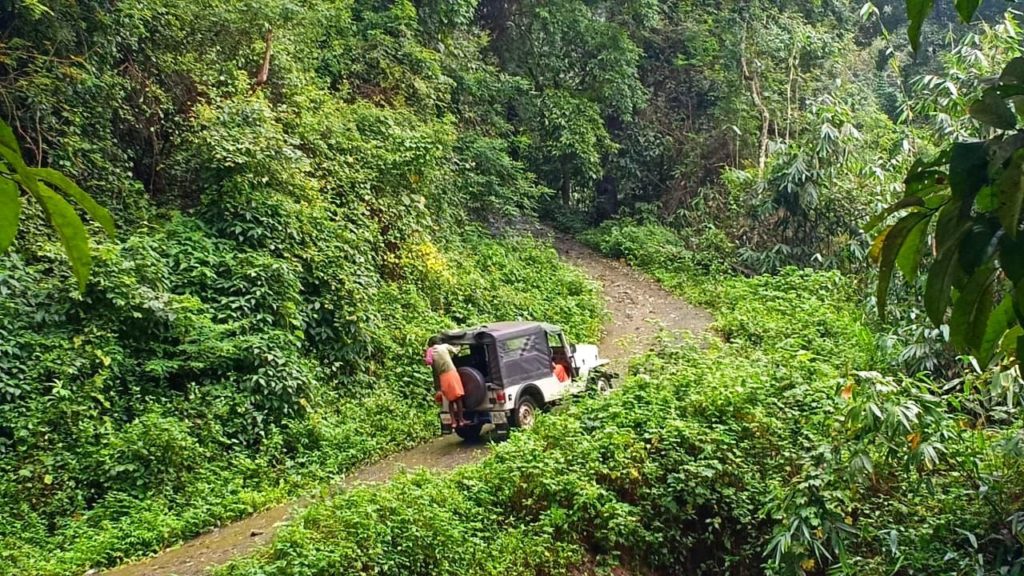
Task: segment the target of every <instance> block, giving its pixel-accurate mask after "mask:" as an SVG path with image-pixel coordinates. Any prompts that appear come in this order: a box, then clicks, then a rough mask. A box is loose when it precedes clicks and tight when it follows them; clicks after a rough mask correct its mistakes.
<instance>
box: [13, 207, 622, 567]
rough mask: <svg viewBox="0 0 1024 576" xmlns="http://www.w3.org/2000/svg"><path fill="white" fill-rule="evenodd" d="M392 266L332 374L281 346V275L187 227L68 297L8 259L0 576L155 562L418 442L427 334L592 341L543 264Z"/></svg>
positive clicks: (438, 253)
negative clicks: (539, 324) (534, 332)
mask: <svg viewBox="0 0 1024 576" xmlns="http://www.w3.org/2000/svg"><path fill="white" fill-rule="evenodd" d="M181 250H189V252H190V257H189V258H188V259H187V260H186V259H179V258H178V257H177V254H178V253H179V251H181ZM409 251H410V254H409V255H408V257H407V258H408V261H407V262H404V263H403V270H404V273H405V279H404V281H401V282H384V283H382V284H380V285H379V286H378V287H377V288H376V289H375V290H373V292H372V293H371V294H372V295H371V297H370V299H369V300H368V301H367V302H366V303H365V304H364V305H363V306H362V307H361V308H362V309H363V310H364V311H365V313H367V314H368V315H370V317H371V318H373V319H375V320H374V321H373V322H372V324H369V325H363V326H362V329H363V330H364V331H365V332H364V334H365V336H364V337H365V339H366V340H365V341H366V346H367V351H366V352H362V353H360V354H359V355H356V356H353V357H352V359H351V360H350V362H354V363H355V364H354V365H348V366H345V367H344V371H341V370H336V369H330V364H329V363H328V362H327V361H325V360H324V359H323V358H317V356H316V355H315V354H314V352H315V350H311V349H309V348H307V347H305V346H303V345H302V342H303V341H302V339H301V338H296V337H295V335H294V332H293V330H294V328H289V323H288V322H289V321H288V320H287V317H288V315H289V314H297V313H298V311H297V309H296V307H297V306H303V305H304V304H305V303H304V302H303V297H302V295H301V293H300V286H301V284H300V283H299V282H298V281H297V280H296V279H295V278H294V276H293V274H294V271H292V270H289V269H288V267H287V262H286V261H281V260H274V259H271V258H267V257H266V256H262V255H260V254H258V253H246V252H240V251H238V249H237V248H236V247H234V246H232V245H230V244H225V243H216V242H213V241H212V240H210V239H208V238H207V237H205V236H204V235H203V233H202V232H201V230H200V229H199V228H197V224H196V223H195V222H194V221H191V220H189V219H188V218H183V217H178V218H175V219H173V220H172V221H171V222H170V224H169V225H168V226H166V227H165V228H163V229H162V230H160V231H158V232H156V233H155V234H154V233H152V232H151V233H150V235H148V236H147V237H145V238H131V239H129V240H128V241H127V242H126V243H125V247H124V248H123V249H121V250H120V251H113V250H111V251H108V252H106V253H104V255H103V258H102V260H101V261H100V263H99V266H98V267H97V270H96V273H95V278H94V283H95V287H94V288H93V289H92V290H90V292H89V293H87V294H86V296H85V297H84V298H80V297H78V296H76V295H75V294H74V293H72V292H71V291H70V289H69V288H68V285H67V283H66V282H62V281H61V280H60V279H54V278H47V277H46V270H47V268H46V267H44V266H39V265H36V266H33V265H26V264H23V263H19V262H17V261H16V262H15V263H14V264H15V265H14V266H12V267H10V268H8V270H7V271H6V272H5V273H4V274H3V275H0V290H2V291H3V292H4V293H5V294H6V295H7V297H6V298H4V300H3V303H2V304H0V326H2V327H3V329H4V334H5V337H4V342H3V349H2V351H0V364H3V365H4V366H5V368H4V372H5V374H8V375H10V378H5V380H4V384H3V390H2V391H0V393H2V394H3V398H4V401H3V402H0V422H3V423H4V424H3V425H2V426H0V432H2V434H0V453H2V455H3V458H2V459H0V510H2V512H0V516H2V522H0V573H4V574H8V573H10V574H68V573H81V572H83V571H85V570H86V569H87V568H89V567H99V566H108V565H112V564H114V563H116V562H119V561H122V560H124V559H127V558H133V557H137V556H139V555H142V554H146V553H151V552H155V551H157V550H159V549H161V548H162V547H165V546H167V545H169V544H172V543H174V542H175V541H178V540H181V539H183V538H187V537H189V536H192V535H194V534H196V533H198V532H200V531H202V530H204V529H206V528H209V527H211V526H215V525H218V524H220V523H223V522H225V521H229V520H232V519H235V518H239V517H241V516H243V515H246V514H248V513H251V512H253V511H255V510H258V509H260V508H263V507H266V506H269V505H272V504H275V503H279V502H281V501H283V500H285V499H287V498H289V497H291V496H294V495H295V494H297V493H299V492H300V491H302V490H306V489H310V488H312V487H314V486H317V485H321V484H324V483H329V482H330V481H331V480H332V479H333V478H336V477H338V476H340V475H342V474H344V473H346V472H347V471H349V470H351V469H352V468H353V467H355V466H358V465H360V464H362V463H365V462H367V461H370V460H373V459H375V458H378V457H380V456H382V455H384V454H387V453H390V452H394V451H396V450H401V449H403V448H406V447H409V446H411V445H413V444H416V443H418V442H420V441H422V440H425V439H427V438H430V437H432V436H433V435H434V434H436V427H437V424H436V414H435V410H436V408H433V405H432V403H431V400H432V397H433V394H432V389H431V386H432V384H431V381H430V378H429V374H428V373H425V372H424V369H423V367H422V365H421V364H422V360H421V359H420V358H421V352H422V346H423V345H424V343H425V342H426V339H427V338H428V337H429V335H430V334H432V333H434V331H436V330H439V329H442V328H448V327H451V326H454V325H464V324H469V323H473V322H480V321H492V320H494V319H507V318H520V317H522V318H533V319H538V320H545V321H550V322H553V323H558V324H561V325H563V326H565V327H566V328H567V329H568V330H569V332H570V333H572V334H573V335H574V337H576V338H579V339H580V340H584V339H586V340H590V339H594V338H596V337H597V335H598V334H599V331H600V326H601V323H602V319H603V309H602V307H601V303H600V300H599V298H598V296H597V292H596V289H595V287H594V286H593V285H592V283H591V282H590V281H589V280H587V279H586V278H585V276H583V275H582V274H581V273H580V272H578V271H575V270H572V269H570V268H568V267H566V266H564V265H562V264H560V263H559V261H558V257H557V255H556V254H555V252H554V250H552V249H551V248H550V247H548V246H544V245H542V244H539V243H537V242H536V241H533V240H529V239H516V238H505V239H494V238H490V237H488V236H486V235H485V234H483V233H480V232H475V231H473V230H472V229H470V231H469V232H468V233H467V234H466V235H465V236H464V238H463V239H462V240H461V241H452V242H449V243H448V244H447V245H443V246H436V245H434V244H432V243H426V242H422V243H419V244H415V245H413V246H412V247H411V248H410V249H409ZM241 282H245V285H246V286H248V288H246V289H244V290H238V291H235V288H234V286H236V283H241ZM261 286H262V288H261ZM24 310H34V311H35V313H34V314H23V313H20V312H19V311H24ZM87 311H91V313H87ZM98 312H102V314H99V313H98ZM276 326H282V328H280V329H278V328H276ZM291 326H294V327H295V328H301V326H302V324H301V323H300V324H292V325H291ZM299 335H300V336H301V331H300V332H299ZM29 359H31V361H30V362H29V361H27V360H29ZM339 372H341V373H340V374H339Z"/></svg>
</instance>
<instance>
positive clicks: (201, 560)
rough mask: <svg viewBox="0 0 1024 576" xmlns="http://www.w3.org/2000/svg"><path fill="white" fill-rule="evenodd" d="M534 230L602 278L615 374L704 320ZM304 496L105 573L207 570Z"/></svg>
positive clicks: (442, 447) (347, 483) (435, 462)
mask: <svg viewBox="0 0 1024 576" xmlns="http://www.w3.org/2000/svg"><path fill="white" fill-rule="evenodd" d="M534 232H535V233H537V234H539V235H544V236H551V237H552V240H553V242H554V245H555V249H556V250H557V251H558V253H559V254H560V255H561V257H562V258H563V259H564V260H565V261H567V262H569V263H570V264H573V265H575V266H577V267H579V268H581V269H583V270H585V271H587V272H588V273H589V274H591V275H592V276H593V277H594V279H595V280H597V281H598V282H599V283H600V284H601V286H602V289H603V294H604V298H605V301H606V302H607V306H608V311H609V313H610V315H611V321H610V322H609V323H608V324H607V326H606V335H605V338H604V340H603V341H602V343H601V350H602V354H603V355H604V356H606V357H607V358H610V359H612V360H613V365H614V366H615V368H616V369H617V370H618V371H619V372H620V373H622V372H624V370H625V367H626V365H627V362H628V359H629V358H630V357H631V356H633V355H635V354H638V353H640V352H643V351H645V350H647V349H648V348H649V347H650V345H651V344H652V343H653V341H654V337H655V336H656V335H657V334H658V332H659V331H660V330H661V328H662V327H664V328H667V329H670V330H687V331H690V332H693V333H695V334H699V333H702V332H704V331H706V329H707V327H708V325H709V324H710V323H711V316H710V315H709V314H708V313H707V312H705V311H703V310H701V309H699V308H695V307H693V306H690V305H689V304H687V303H686V302H684V301H682V300H681V299H679V298H677V297H676V296H673V295H672V294H670V293H668V292H667V291H666V290H665V289H663V288H662V287H661V286H659V285H658V284H657V283H655V282H654V281H653V280H651V279H650V278H648V277H646V276H644V275H643V274H641V273H639V272H637V271H635V270H633V269H631V268H629V267H628V266H626V265H625V264H622V263H619V262H616V261H614V260H609V259H607V258H604V257H602V256H600V255H598V254H596V253H594V252H593V251H592V250H590V249H588V248H586V247H584V246H582V245H581V244H579V243H578V242H576V241H575V240H572V239H570V238H568V237H565V236H561V235H557V234H551V233H550V232H547V231H546V230H543V229H541V230H537V231H534ZM487 451H488V449H487V444H467V443H464V442H462V441H461V440H459V439H458V438H457V437H454V436H449V437H446V438H438V439H436V440H433V441H431V442H427V443H426V444H423V445H421V446H418V447H416V448H413V449H411V450H408V451H406V452H402V453H400V454H395V455H394V456H391V457H389V458H386V459H384V460H381V461H380V462H377V463H375V464H372V465H370V466H367V467H365V468H362V469H360V470H357V471H355V472H353V473H352V474H351V475H349V476H348V477H346V478H345V479H344V481H342V482H341V483H340V484H339V485H338V486H336V487H335V488H334V490H343V489H345V488H348V487H351V486H353V485H356V484H360V483H383V482H387V481H388V480H389V479H390V478H392V477H393V476H394V475H395V474H397V473H398V472H399V471H401V470H403V469H417V468H427V469H430V470H435V471H445V470H451V469H452V468H456V467H458V466H462V465H464V464H469V463H471V462H476V461H478V460H480V459H482V458H483V457H484V456H486V454H487ZM309 502H310V499H309V498H302V499H299V500H297V501H294V502H290V503H288V504H284V505H281V506H278V507H276V508H271V509H269V510H266V511H264V512H261V513H259V514H256V515H254V516H251V517H249V518H246V519H244V520H240V521H238V522H235V523H233V524H229V525H227V526H224V527H221V528H218V529H216V530H213V531H212V532H208V533H206V534H203V535H201V536H199V537H197V538H195V539H193V540H191V541H189V542H186V543H184V544H182V545H180V546H178V547H176V548H171V549H169V550H166V551H164V552H163V553H161V554H159V555H158V556H155V557H152V558H149V559H146V560H142V561H139V562H136V563H134V564H127V565H124V566H120V567H118V568H115V569H112V570H110V571H108V572H106V573H105V575H106V576H201V575H202V574H204V573H205V572H206V570H207V569H209V568H211V567H214V566H219V565H222V564H225V563H227V562H228V561H229V560H231V559H232V558H236V557H239V556H244V555H246V554H248V553H250V552H252V551H253V550H254V549H256V548H257V547H259V546H262V545H264V544H266V543H267V542H269V541H270V539H271V538H272V537H273V535H274V533H275V532H276V531H277V529H278V528H279V527H280V526H281V525H282V524H283V523H285V522H287V520H288V518H290V517H291V516H293V515H294V514H295V513H296V512H297V511H298V510H301V509H302V508H304V507H305V506H306V505H307V504H308V503H309Z"/></svg>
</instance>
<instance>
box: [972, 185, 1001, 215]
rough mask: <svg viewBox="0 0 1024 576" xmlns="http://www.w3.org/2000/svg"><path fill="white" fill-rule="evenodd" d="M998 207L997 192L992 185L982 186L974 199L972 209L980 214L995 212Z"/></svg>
mask: <svg viewBox="0 0 1024 576" xmlns="http://www.w3.org/2000/svg"><path fill="white" fill-rule="evenodd" d="M997 208H999V192H998V191H997V190H996V188H995V187H994V186H982V187H981V192H978V197H977V198H976V199H975V200H974V209H975V210H977V211H978V212H980V213H982V214H989V213H992V212H995V211H996V209H997Z"/></svg>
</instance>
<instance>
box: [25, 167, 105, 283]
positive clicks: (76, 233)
mask: <svg viewBox="0 0 1024 576" xmlns="http://www.w3.org/2000/svg"><path fill="white" fill-rule="evenodd" d="M36 198H38V200H39V203H40V204H41V205H42V207H43V211H45V212H46V216H47V217H48V218H49V219H50V223H51V224H52V225H53V227H54V228H55V229H56V230H57V235H58V236H60V241H61V243H62V244H63V245H64V253H65V254H67V257H68V260H70V261H71V270H72V272H74V274H75V278H77V279H78V288H79V290H82V291H84V290H85V285H86V284H87V283H88V281H89V271H90V269H91V268H92V256H91V255H90V254H89V235H88V234H87V233H86V231H85V225H84V224H82V220H81V219H80V218H79V217H78V214H76V213H75V209H74V208H73V207H72V206H71V204H68V202H67V200H65V199H63V198H61V196H60V195H59V194H57V193H56V192H54V191H53V190H50V189H49V188H48V187H47V186H46V185H45V184H39V195H38V196H37V197H36Z"/></svg>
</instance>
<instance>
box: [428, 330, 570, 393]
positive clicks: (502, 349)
mask: <svg viewBox="0 0 1024 576" xmlns="http://www.w3.org/2000/svg"><path fill="white" fill-rule="evenodd" d="M561 333H562V329H561V328H559V327H558V326H554V325H551V324H544V323H542V322H496V323H493V324H484V325H481V326H476V327H474V328H467V329H465V330H449V331H447V332H442V333H441V334H439V335H438V336H439V338H440V341H441V342H443V343H445V344H451V345H453V346H475V347H476V348H477V350H478V352H476V353H474V352H472V351H471V353H470V355H469V356H465V357H460V358H457V359H456V364H457V365H460V366H470V367H473V368H476V369H478V370H480V371H481V372H482V373H484V374H485V377H486V378H487V380H488V381H489V382H491V383H493V384H495V385H497V386H501V387H503V388H504V387H506V386H514V385H516V384H523V383H526V382H531V381H534V380H537V379H540V378H544V377H546V376H551V361H552V355H551V346H550V345H549V344H548V336H549V335H560V334H561Z"/></svg>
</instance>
